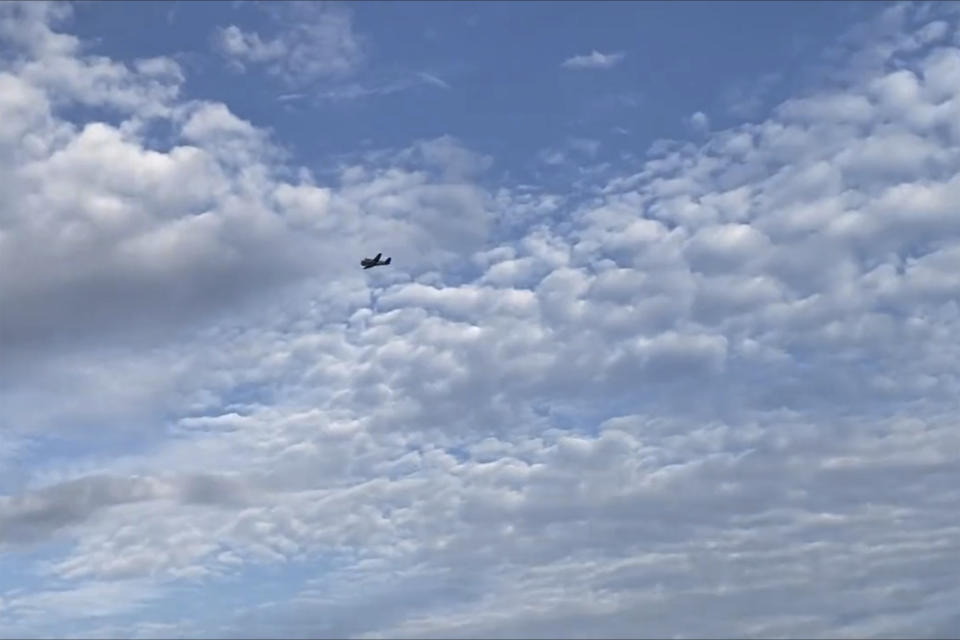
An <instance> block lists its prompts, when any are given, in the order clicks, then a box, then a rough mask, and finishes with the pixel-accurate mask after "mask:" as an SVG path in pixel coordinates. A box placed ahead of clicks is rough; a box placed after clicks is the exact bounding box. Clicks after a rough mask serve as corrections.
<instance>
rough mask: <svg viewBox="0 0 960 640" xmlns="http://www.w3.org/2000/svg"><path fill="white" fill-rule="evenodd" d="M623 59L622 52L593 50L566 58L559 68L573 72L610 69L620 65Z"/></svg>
mask: <svg viewBox="0 0 960 640" xmlns="http://www.w3.org/2000/svg"><path fill="white" fill-rule="evenodd" d="M624 57H626V54H624V53H622V52H616V53H600V52H599V51H596V50H594V51H591V52H590V53H588V54H585V55H581V56H573V57H570V58H567V59H566V60H564V61H563V63H562V64H561V65H560V66H561V67H563V68H564V69H573V70H580V69H611V68H613V67H614V66H616V65H618V64H620V62H621V61H623V59H624Z"/></svg>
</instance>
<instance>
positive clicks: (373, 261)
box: [360, 253, 390, 269]
mask: <svg viewBox="0 0 960 640" xmlns="http://www.w3.org/2000/svg"><path fill="white" fill-rule="evenodd" d="M381 255H383V254H381V253H378V254H377V255H376V256H375V257H373V258H364V259H363V260H361V261H360V266H361V267H363V268H364V269H370V268H371V267H382V266H384V265H388V264H390V258H387V259H386V260H381V259H380V256H381Z"/></svg>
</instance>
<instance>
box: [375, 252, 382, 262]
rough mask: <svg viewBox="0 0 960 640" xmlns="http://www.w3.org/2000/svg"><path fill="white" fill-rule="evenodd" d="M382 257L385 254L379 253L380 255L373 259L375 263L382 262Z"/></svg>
mask: <svg viewBox="0 0 960 640" xmlns="http://www.w3.org/2000/svg"><path fill="white" fill-rule="evenodd" d="M382 255H383V252H380V253H378V254H377V255H376V257H375V258H374V259H373V261H374V262H380V256H382Z"/></svg>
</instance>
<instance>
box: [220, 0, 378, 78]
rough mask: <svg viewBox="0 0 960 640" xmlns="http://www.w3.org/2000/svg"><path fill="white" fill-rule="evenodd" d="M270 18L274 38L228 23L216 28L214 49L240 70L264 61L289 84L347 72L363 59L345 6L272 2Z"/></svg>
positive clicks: (271, 70)
mask: <svg viewBox="0 0 960 640" xmlns="http://www.w3.org/2000/svg"><path fill="white" fill-rule="evenodd" d="M268 16H269V18H270V19H269V23H270V24H271V26H273V27H274V28H275V29H276V30H277V31H278V34H277V35H276V36H275V37H272V38H265V37H262V36H261V35H260V34H259V33H257V32H256V31H246V30H244V29H242V28H240V27H238V26H236V25H228V26H226V27H219V28H218V29H217V30H216V31H215V32H214V35H213V46H214V49H215V50H216V51H217V52H218V53H219V54H220V55H222V56H223V57H224V58H226V59H227V60H228V61H230V62H231V63H232V64H233V65H234V66H235V67H236V68H237V69H239V70H240V71H244V70H245V69H246V65H263V66H264V67H265V68H266V70H267V73H269V74H270V75H272V76H275V77H277V78H278V79H280V80H281V81H282V82H284V83H285V84H286V85H287V86H290V87H304V86H311V85H313V84H314V83H315V82H316V81H317V80H320V79H323V78H339V77H345V76H349V75H351V74H352V73H354V72H355V71H356V70H357V69H358V68H359V67H360V65H361V64H362V63H363V61H364V58H365V54H364V45H363V44H362V40H361V38H359V37H358V36H357V35H356V34H355V33H354V31H353V24H352V17H351V13H350V11H349V9H347V8H345V7H343V6H340V5H335V4H325V3H314V2H291V3H282V4H280V5H277V6H271V7H270V8H269V9H268Z"/></svg>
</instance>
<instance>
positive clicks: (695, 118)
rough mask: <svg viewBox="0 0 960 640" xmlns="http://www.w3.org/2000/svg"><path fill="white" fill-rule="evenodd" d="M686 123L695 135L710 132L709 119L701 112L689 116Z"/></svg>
mask: <svg viewBox="0 0 960 640" xmlns="http://www.w3.org/2000/svg"><path fill="white" fill-rule="evenodd" d="M688 122H689V124H690V127H692V128H693V130H694V131H696V132H697V133H706V132H707V131H709V130H710V119H709V118H708V117H707V114H705V113H704V112H703V111H697V112H696V113H694V114H693V115H691V116H690V118H689V119H688Z"/></svg>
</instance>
